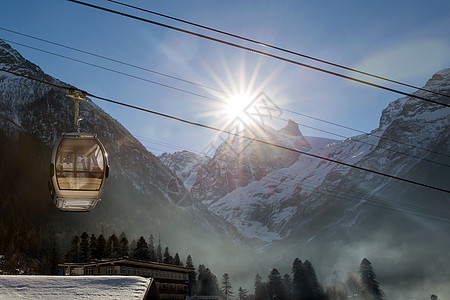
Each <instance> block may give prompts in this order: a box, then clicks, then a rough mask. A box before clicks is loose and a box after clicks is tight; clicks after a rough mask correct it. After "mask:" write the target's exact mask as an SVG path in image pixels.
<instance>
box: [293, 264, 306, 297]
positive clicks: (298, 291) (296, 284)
mask: <svg viewBox="0 0 450 300" xmlns="http://www.w3.org/2000/svg"><path fill="white" fill-rule="evenodd" d="M292 276H293V278H292V296H293V298H294V299H301V295H302V288H303V286H304V282H305V274H304V270H303V263H302V261H301V260H300V259H298V258H296V259H294V262H293V263H292Z"/></svg>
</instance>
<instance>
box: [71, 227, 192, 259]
mask: <svg viewBox="0 0 450 300" xmlns="http://www.w3.org/2000/svg"><path fill="white" fill-rule="evenodd" d="M70 244H71V246H70V250H69V251H67V252H66V254H65V255H64V260H65V261H66V262H73V263H87V262H90V261H92V260H101V259H105V258H120V257H129V258H132V259H137V260H142V261H148V262H158V263H165V264H170V265H178V266H183V262H182V261H181V259H180V256H179V254H178V253H175V255H174V256H172V255H171V254H170V251H169V247H167V246H166V247H165V249H164V251H163V250H162V246H161V238H158V243H157V245H156V246H155V238H154V237H153V235H152V234H151V235H150V237H149V239H148V242H147V241H146V239H145V238H144V237H143V236H141V237H140V238H139V239H138V240H137V241H136V240H132V241H131V242H129V241H128V238H127V236H126V234H125V233H124V232H122V233H121V234H120V235H119V236H117V235H116V234H114V233H113V234H111V235H110V236H109V237H108V238H105V236H104V235H103V234H100V235H98V236H96V235H95V234H91V235H89V234H88V233H86V232H83V233H82V234H81V235H80V236H78V235H75V236H74V237H72V239H71V243H70Z"/></svg>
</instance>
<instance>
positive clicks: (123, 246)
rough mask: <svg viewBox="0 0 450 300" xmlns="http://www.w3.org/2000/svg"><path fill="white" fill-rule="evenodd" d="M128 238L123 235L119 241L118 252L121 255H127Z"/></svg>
mask: <svg viewBox="0 0 450 300" xmlns="http://www.w3.org/2000/svg"><path fill="white" fill-rule="evenodd" d="M129 249H130V248H129V247H128V239H127V237H126V236H123V237H122V238H121V239H120V241H119V254H120V256H121V257H126V256H129Z"/></svg>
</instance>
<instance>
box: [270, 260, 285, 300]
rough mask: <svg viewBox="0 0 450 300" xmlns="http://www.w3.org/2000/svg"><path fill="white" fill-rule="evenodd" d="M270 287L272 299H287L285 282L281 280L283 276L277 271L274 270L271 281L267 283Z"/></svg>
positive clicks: (271, 273)
mask: <svg viewBox="0 0 450 300" xmlns="http://www.w3.org/2000/svg"><path fill="white" fill-rule="evenodd" d="M267 284H268V287H269V295H270V299H285V298H286V296H285V294H284V290H283V282H282V280H281V274H280V272H278V270H277V269H275V268H273V269H272V271H271V272H270V274H269V280H268V282H267Z"/></svg>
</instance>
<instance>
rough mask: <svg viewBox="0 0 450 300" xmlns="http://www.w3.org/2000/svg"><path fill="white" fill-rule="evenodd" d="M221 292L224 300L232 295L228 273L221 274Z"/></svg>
mask: <svg viewBox="0 0 450 300" xmlns="http://www.w3.org/2000/svg"><path fill="white" fill-rule="evenodd" d="M222 294H223V295H224V297H225V300H228V298H231V297H233V287H232V286H231V281H230V276H229V275H228V273H225V274H223V277H222Z"/></svg>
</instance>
